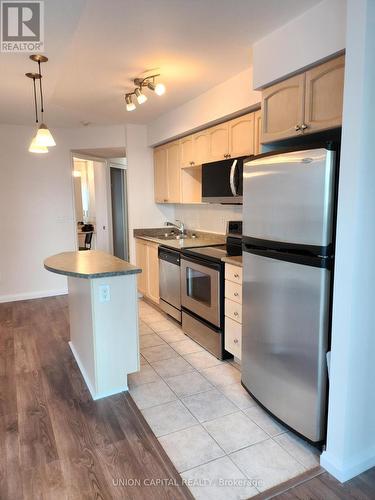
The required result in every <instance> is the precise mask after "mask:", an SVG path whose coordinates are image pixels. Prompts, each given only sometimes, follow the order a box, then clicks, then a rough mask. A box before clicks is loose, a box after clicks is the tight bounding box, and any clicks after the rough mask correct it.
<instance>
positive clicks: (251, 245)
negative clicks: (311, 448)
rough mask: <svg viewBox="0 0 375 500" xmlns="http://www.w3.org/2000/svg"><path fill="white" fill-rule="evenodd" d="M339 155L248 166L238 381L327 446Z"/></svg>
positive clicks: (311, 152) (306, 155)
mask: <svg viewBox="0 0 375 500" xmlns="http://www.w3.org/2000/svg"><path fill="white" fill-rule="evenodd" d="M335 156H336V154H335V152H334V151H330V150H328V149H325V148H320V149H304V150H299V151H296V150H295V151H292V152H284V153H279V154H277V153H271V154H264V155H260V156H258V157H256V158H255V159H253V160H251V159H249V160H248V161H247V162H246V163H245V164H244V206H243V212H244V213H243V221H244V222H243V223H244V228H243V234H244V236H243V263H244V283H243V339H242V363H241V370H242V383H243V385H244V386H245V388H246V389H247V390H248V391H249V392H250V393H251V395H252V396H253V397H254V398H255V399H256V400H258V402H260V403H261V405H263V406H264V407H265V408H266V409H267V410H268V411H269V412H270V413H272V414H273V415H274V416H276V417H277V418H278V419H279V420H281V421H282V422H284V423H285V424H286V425H287V426H289V427H290V428H291V429H293V430H295V431H296V432H298V433H299V434H301V435H302V436H304V437H305V438H307V439H308V440H310V441H312V442H315V443H318V442H321V441H323V440H324V438H325V430H326V401H327V366H326V352H327V349H328V342H329V323H330V307H331V305H330V302H331V300H330V295H331V280H332V266H333V249H334V245H333V237H334V212H335V170H336V162H335Z"/></svg>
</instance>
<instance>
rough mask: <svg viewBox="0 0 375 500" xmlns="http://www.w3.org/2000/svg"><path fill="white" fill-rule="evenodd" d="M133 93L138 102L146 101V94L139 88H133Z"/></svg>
mask: <svg viewBox="0 0 375 500" xmlns="http://www.w3.org/2000/svg"><path fill="white" fill-rule="evenodd" d="M134 94H135V96H136V98H137V101H138V104H143V103H144V102H146V101H147V96H146V95H145V94H142V91H141V89H140V88H137V89H135V91H134Z"/></svg>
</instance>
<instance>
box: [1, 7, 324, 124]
mask: <svg viewBox="0 0 375 500" xmlns="http://www.w3.org/2000/svg"><path fill="white" fill-rule="evenodd" d="M319 1H320V0H282V1H281V0H106V1H103V0H45V2H44V3H45V32H46V36H45V54H46V55H47V56H48V57H49V58H50V61H49V62H48V63H47V64H45V65H44V67H43V69H44V76H45V78H44V80H43V81H44V85H45V94H46V99H45V101H46V111H47V113H46V121H47V122H48V124H49V125H52V126H79V125H80V123H81V122H90V123H92V124H102V125H104V124H119V123H125V122H129V123H147V122H149V121H151V120H153V119H155V118H156V117H157V116H159V115H160V114H162V113H165V112H167V111H168V110H170V109H172V108H174V107H176V106H178V105H180V104H182V103H184V102H186V101H188V100H189V99H192V98H193V97H195V96H197V95H199V94H200V93H202V92H204V91H205V90H207V89H209V88H210V87H212V86H214V85H216V84H218V83H220V82H222V81H224V80H226V79H227V78H230V77H231V76H233V75H235V74H237V73H239V72H240V71H242V70H244V69H246V68H247V67H249V65H250V63H251V46H252V44H253V43H254V41H256V40H258V39H259V38H261V37H263V36H265V35H266V34H267V33H269V32H270V31H273V30H274V29H276V28H277V27H278V26H281V25H283V24H285V23H286V22H287V21H288V20H290V19H292V18H293V17H296V16H297V15H299V14H301V13H302V12H303V11H305V10H307V9H309V8H311V7H312V6H313V5H315V4H317V3H319ZM34 65H35V63H33V62H32V61H30V60H29V59H28V54H5V53H1V54H0V67H1V79H0V122H1V123H8V124H30V123H32V121H33V101H32V86H31V81H30V80H28V79H27V78H26V77H24V73H25V72H27V71H34V70H35V69H36V68H35V66H34ZM156 69H157V72H160V73H161V75H162V77H161V80H162V81H163V82H164V83H165V85H166V86H167V93H166V94H165V95H164V96H162V97H158V96H156V95H154V94H153V93H151V92H149V91H148V92H147V91H146V92H147V93H148V95H149V100H148V101H147V102H146V103H145V104H144V105H142V107H138V108H137V110H136V111H133V112H131V113H129V112H126V110H125V105H124V98H123V96H124V93H125V92H126V91H129V90H131V89H132V79H133V78H134V77H137V76H142V74H144V73H145V72H147V71H151V70H156Z"/></svg>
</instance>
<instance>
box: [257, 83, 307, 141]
mask: <svg viewBox="0 0 375 500" xmlns="http://www.w3.org/2000/svg"><path fill="white" fill-rule="evenodd" d="M304 90H305V74H304V73H303V74H302V75H296V76H293V77H292V78H288V79H287V80H285V81H283V82H280V83H277V84H276V85H272V86H271V87H268V88H266V89H264V90H263V92H262V139H261V142H262V143H265V142H270V141H275V140H279V139H285V138H287V137H294V136H296V135H298V134H300V133H301V131H300V130H298V131H296V130H295V128H296V127H301V125H302V123H303V119H304V96H305V94H304Z"/></svg>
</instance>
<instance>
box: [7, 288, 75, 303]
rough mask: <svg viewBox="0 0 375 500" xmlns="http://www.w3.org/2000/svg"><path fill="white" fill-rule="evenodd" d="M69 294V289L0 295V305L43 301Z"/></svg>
mask: <svg viewBox="0 0 375 500" xmlns="http://www.w3.org/2000/svg"><path fill="white" fill-rule="evenodd" d="M67 293H68V289H67V288H59V289H58V290H44V291H39V292H27V293H15V294H14V295H0V303H3V302H16V301H18V300H31V299H43V298H44V297H54V296H55V295H66V294H67Z"/></svg>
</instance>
